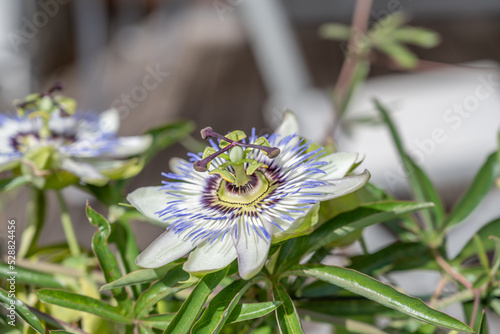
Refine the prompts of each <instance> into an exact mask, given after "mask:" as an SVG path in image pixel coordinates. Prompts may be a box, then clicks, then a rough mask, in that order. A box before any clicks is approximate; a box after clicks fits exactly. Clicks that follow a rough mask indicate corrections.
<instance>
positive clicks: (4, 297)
mask: <svg viewBox="0 0 500 334" xmlns="http://www.w3.org/2000/svg"><path fill="white" fill-rule="evenodd" d="M0 302H1V303H2V306H4V307H5V309H6V310H7V312H8V313H10V310H11V309H12V308H13V309H14V311H15V313H16V314H17V315H18V316H19V317H20V318H21V319H23V320H24V321H26V323H27V324H28V325H30V326H31V328H33V329H34V330H35V331H36V332H37V333H41V334H43V333H45V329H44V328H43V326H42V324H41V323H40V320H39V319H38V318H37V316H35V315H34V314H33V313H31V311H30V310H29V308H28V307H27V306H26V305H24V303H23V302H21V301H20V300H19V299H17V298H16V297H15V296H9V292H7V291H5V290H4V289H1V288H0Z"/></svg>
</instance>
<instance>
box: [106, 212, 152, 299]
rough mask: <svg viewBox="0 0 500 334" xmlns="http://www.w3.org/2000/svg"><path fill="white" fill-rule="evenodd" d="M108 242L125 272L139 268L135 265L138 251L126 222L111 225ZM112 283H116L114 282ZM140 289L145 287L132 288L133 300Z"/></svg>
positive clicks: (137, 295)
mask: <svg viewBox="0 0 500 334" xmlns="http://www.w3.org/2000/svg"><path fill="white" fill-rule="evenodd" d="M109 242H113V243H115V245H116V246H117V248H118V252H119V254H120V257H121V259H122V262H123V266H124V270H125V272H127V273H130V272H133V271H134V270H138V269H139V266H137V265H136V264H135V259H136V257H137V255H139V253H140V251H139V247H138V246H137V242H136V240H135V235H134V232H133V231H132V228H131V227H130V224H129V222H128V221H126V220H122V219H118V221H116V222H115V223H114V224H113V225H112V231H111V235H110V236H109ZM120 278H122V277H120ZM114 282H116V280H115V281H114ZM141 288H142V289H145V288H146V286H143V287H140V286H134V287H132V291H133V293H134V297H135V298H137V297H139V294H140V293H141V290H142V289H141Z"/></svg>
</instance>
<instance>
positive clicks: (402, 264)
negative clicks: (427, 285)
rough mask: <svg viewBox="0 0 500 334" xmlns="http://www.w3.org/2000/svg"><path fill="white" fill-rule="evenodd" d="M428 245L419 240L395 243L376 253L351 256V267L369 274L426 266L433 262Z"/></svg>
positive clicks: (381, 273)
mask: <svg viewBox="0 0 500 334" xmlns="http://www.w3.org/2000/svg"><path fill="white" fill-rule="evenodd" d="M433 260H434V258H433V256H432V254H431V253H430V251H429V248H428V246H426V245H424V244H422V243H419V242H409V243H400V242H398V243H394V244H391V245H389V246H387V247H385V248H383V249H380V250H378V251H377V252H375V253H372V254H367V255H359V256H354V257H352V258H351V265H350V266H349V267H351V268H352V269H354V270H357V271H361V272H363V273H365V274H367V275H383V274H385V273H387V272H389V271H395V270H409V269H415V268H422V267H426V266H427V265H428V264H429V263H433Z"/></svg>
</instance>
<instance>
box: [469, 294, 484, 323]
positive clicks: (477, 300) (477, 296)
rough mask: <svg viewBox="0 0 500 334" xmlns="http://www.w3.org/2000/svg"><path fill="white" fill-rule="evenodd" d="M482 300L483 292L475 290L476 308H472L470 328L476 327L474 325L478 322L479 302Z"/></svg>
mask: <svg viewBox="0 0 500 334" xmlns="http://www.w3.org/2000/svg"><path fill="white" fill-rule="evenodd" d="M480 299H481V290H480V289H475V290H474V306H473V307H472V314H471V316H470V327H471V328H473V327H474V323H475V322H476V316H477V311H478V309H479V301H480Z"/></svg>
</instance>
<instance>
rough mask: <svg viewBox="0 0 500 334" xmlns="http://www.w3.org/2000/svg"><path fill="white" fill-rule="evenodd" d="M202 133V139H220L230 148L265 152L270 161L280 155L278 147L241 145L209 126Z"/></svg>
mask: <svg viewBox="0 0 500 334" xmlns="http://www.w3.org/2000/svg"><path fill="white" fill-rule="evenodd" d="M200 133H201V138H202V139H209V138H218V139H221V140H224V141H226V142H228V143H230V146H231V147H233V146H241V147H247V148H255V149H258V150H261V151H264V152H266V153H267V156H268V157H269V158H270V159H274V158H276V157H277V156H278V155H279V154H280V153H281V151H280V149H279V148H278V147H267V146H262V145H254V144H245V143H240V142H238V141H234V140H231V139H229V138H227V137H225V136H223V135H221V134H218V133H217V132H214V130H213V129H212V128H211V127H209V126H207V127H206V128H204V129H202V130H201V131H200Z"/></svg>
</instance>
